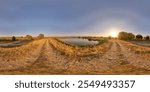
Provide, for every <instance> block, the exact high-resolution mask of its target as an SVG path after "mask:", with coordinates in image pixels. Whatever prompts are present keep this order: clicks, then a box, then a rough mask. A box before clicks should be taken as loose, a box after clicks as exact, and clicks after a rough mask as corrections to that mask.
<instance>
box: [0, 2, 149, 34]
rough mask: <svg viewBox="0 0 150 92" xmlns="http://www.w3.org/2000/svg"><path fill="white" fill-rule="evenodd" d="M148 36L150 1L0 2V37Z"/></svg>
mask: <svg viewBox="0 0 150 92" xmlns="http://www.w3.org/2000/svg"><path fill="white" fill-rule="evenodd" d="M112 30H115V31H118V32H120V31H126V32H132V33H134V34H143V35H148V34H149V35H150V0H0V36H11V35H27V34H31V35H38V34H39V33H44V34H45V35H47V36H54V35H55V36H65V35H66V36H76V35H79V36H109V35H110V31H112Z"/></svg>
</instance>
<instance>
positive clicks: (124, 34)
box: [118, 32, 135, 40]
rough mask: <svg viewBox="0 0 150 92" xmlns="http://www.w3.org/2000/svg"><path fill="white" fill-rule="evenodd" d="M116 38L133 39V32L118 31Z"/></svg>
mask: <svg viewBox="0 0 150 92" xmlns="http://www.w3.org/2000/svg"><path fill="white" fill-rule="evenodd" d="M118 38H119V39H120V40H133V39H134V38H135V35H134V34H133V33H127V32H120V33H119V34H118Z"/></svg>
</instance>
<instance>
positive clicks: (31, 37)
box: [12, 34, 44, 41]
mask: <svg viewBox="0 0 150 92" xmlns="http://www.w3.org/2000/svg"><path fill="white" fill-rule="evenodd" d="M20 38H21V39H26V40H34V39H43V38H44V34H39V35H38V36H37V37H36V38H34V37H33V36H32V35H26V36H25V37H23V36H21V37H20ZM12 41H16V37H15V36H12Z"/></svg>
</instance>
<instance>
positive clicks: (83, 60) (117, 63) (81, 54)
mask: <svg viewBox="0 0 150 92" xmlns="http://www.w3.org/2000/svg"><path fill="white" fill-rule="evenodd" d="M8 49H9V50H8ZM0 74H150V48H149V47H144V46H139V45H135V44H132V43H129V42H125V41H120V40H109V41H108V42H106V43H104V44H102V45H100V46H97V47H93V48H92V47H91V48H84V49H83V48H80V47H78V48H77V47H70V46H67V45H65V44H63V43H60V42H58V41H57V40H55V39H53V38H49V39H42V40H39V41H35V42H32V43H29V44H27V45H23V46H20V47H14V48H0Z"/></svg>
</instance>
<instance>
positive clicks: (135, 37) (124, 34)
mask: <svg viewBox="0 0 150 92" xmlns="http://www.w3.org/2000/svg"><path fill="white" fill-rule="evenodd" d="M118 39H120V40H129V41H130V40H138V41H143V40H145V41H148V40H150V36H149V35H147V36H145V37H144V36H143V35H141V34H137V35H135V34H133V33H128V32H120V33H119V34H118Z"/></svg>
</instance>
